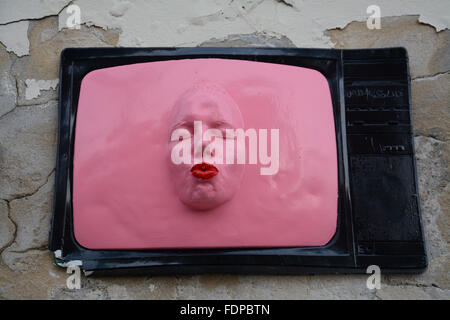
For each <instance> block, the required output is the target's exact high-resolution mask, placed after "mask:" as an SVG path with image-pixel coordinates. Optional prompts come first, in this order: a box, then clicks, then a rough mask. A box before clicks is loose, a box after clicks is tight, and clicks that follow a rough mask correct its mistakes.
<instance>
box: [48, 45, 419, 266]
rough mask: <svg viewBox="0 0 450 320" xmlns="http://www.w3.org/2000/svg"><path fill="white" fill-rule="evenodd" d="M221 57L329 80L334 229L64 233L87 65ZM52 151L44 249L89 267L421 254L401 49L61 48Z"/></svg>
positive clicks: (352, 260)
mask: <svg viewBox="0 0 450 320" xmlns="http://www.w3.org/2000/svg"><path fill="white" fill-rule="evenodd" d="M195 58H223V59H242V60H251V61H260V62H270V63H279V64H287V65H293V66H301V67H306V68H311V69H315V70H318V71H320V72H321V73H322V74H323V75H324V76H325V77H326V78H327V80H328V84H329V87H330V92H331V97H332V103H333V112H334V119H335V129H336V146H337V151H338V164H337V165H338V190H339V197H338V221H337V229H336V234H335V235H334V237H333V238H332V240H331V241H330V242H329V243H328V244H326V245H325V246H321V247H293V248H238V249H236V248H229V249H226V248H225V249H224V248H222V249H183V250H173V249H170V250H90V249H86V248H84V247H82V246H81V245H79V244H78V243H77V241H76V239H75V237H74V232H73V219H72V218H73V212H72V181H73V167H72V164H73V151H74V138H75V122H76V115H77V106H78V98H79V93H80V85H81V81H82V79H83V77H84V76H85V75H86V74H87V73H89V72H90V71H93V70H96V69H101V68H107V67H113V66H119V65H127V64H134V63H142V62H151V61H162V60H175V59H195ZM58 123H59V128H58V151H57V163H56V179H55V195H54V208H53V217H52V222H51V232H50V238H49V249H50V250H51V251H52V252H54V253H55V263H56V264H57V265H59V266H63V267H64V266H68V265H70V264H78V265H81V268H82V269H83V270H84V271H86V272H89V274H91V273H92V272H94V273H95V274H111V273H113V274H123V273H126V274H129V273H146V274H193V273H194V274H200V273H240V274H319V273H365V272H366V268H367V267H368V266H369V265H378V266H379V267H380V268H381V270H382V272H384V273H417V272H421V271H423V270H425V269H426V267H427V256H426V249H425V241H424V235H423V228H422V219H421V214H420V205H419V196H418V189H417V174H416V164H415V159H414V141H413V130H412V121H411V98H410V76H409V69H408V56H407V52H406V50H405V49H404V48H383V49H356V50H335V49H296V48H67V49H65V50H63V52H62V53H61V66H60V89H59V116H58Z"/></svg>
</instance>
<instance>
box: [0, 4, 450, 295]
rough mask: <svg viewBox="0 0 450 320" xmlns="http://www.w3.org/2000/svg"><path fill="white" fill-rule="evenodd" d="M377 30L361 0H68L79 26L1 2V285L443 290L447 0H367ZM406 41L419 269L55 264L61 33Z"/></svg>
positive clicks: (57, 8)
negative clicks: (181, 272) (376, 279)
mask: <svg viewBox="0 0 450 320" xmlns="http://www.w3.org/2000/svg"><path fill="white" fill-rule="evenodd" d="M378 2H379V6H380V8H381V14H382V16H383V17H385V18H382V20H381V27H382V29H381V30H369V29H368V28H367V26H366V23H365V19H366V18H367V14H366V8H367V6H368V5H369V4H371V3H366V2H365V1H356V0H354V1H350V0H347V1H335V2H330V1H310V0H304V1H300V0H298V1H294V0H289V1H287V0H285V1H278V0H255V1H251V0H228V1H219V0H216V1H192V2H189V3H188V2H186V4H182V3H180V2H178V1H177V2H175V1H174V2H168V1H148V2H144V1H142V0H135V1H131V0H129V1H119V0H115V1H95V4H94V3H93V2H92V1H86V0H75V1H72V2H71V3H74V4H77V5H79V6H80V8H81V14H82V16H81V22H82V25H81V28H80V29H79V30H71V29H67V28H66V27H65V21H66V20H67V13H66V12H65V9H66V7H67V5H68V4H69V1H66V0H43V1H39V2H38V1H35V2H29V1H18V0H4V1H2V2H1V4H0V254H1V258H0V299H2V298H3V299H23V298H33V299H40V298H43V299H49V298H55V299H77V298H88V299H130V298H144V299H162V298H180V299H181V298H206V299H211V298H244V299H245V298H246V299H253V298H263V299H264V298H265V299H280V298H288V299H303V298H305V299H306V298H308V299H314V298H318V299H326V298H332V299H338V298H341V299H396V298H400V299H409V298H417V299H432V298H439V299H449V298H450V279H449V269H450V259H449V240H450V235H449V230H450V228H449V227H450V226H449V224H450V210H449V208H450V185H449V182H450V170H449V159H450V142H449V138H450V133H449V128H450V118H449V117H450V114H449V113H450V108H449V103H450V94H449V93H450V60H449V59H450V31H449V30H448V27H449V24H450V17H449V15H448V12H450V3H449V2H448V1H445V0H442V1H440V0H438V1H431V2H432V4H431V3H430V2H423V1H403V0H400V1H378ZM117 45H130V46H158V45H165V46H180V45H193V46H196V45H198V46H270V47H294V46H297V47H336V48H365V47H388V46H404V47H406V48H407V49H408V52H409V56H410V65H411V76H412V83H411V85H412V103H413V118H414V119H413V120H414V126H415V143H416V152H417V154H416V157H417V163H418V174H419V188H420V193H421V205H422V213H423V220H424V229H425V234H426V239H427V246H428V248H427V250H428V253H429V258H430V266H429V269H428V270H427V271H426V272H425V273H424V274H421V275H408V276H405V275H390V276H383V277H382V287H381V289H380V290H368V289H367V287H366V279H367V277H366V276H364V275H349V276H347V275H328V276H238V275H198V276H170V277H169V276H167V277H117V278H96V277H94V278H85V277H83V278H82V288H81V289H80V290H69V289H67V287H66V279H67V277H68V274H66V273H65V270H64V269H60V268H57V267H56V266H54V265H53V258H52V255H51V254H50V252H48V249H47V236H48V232H49V221H50V216H51V209H52V208H51V206H52V197H53V183H54V171H55V153H56V127H57V89H58V81H57V79H58V67H59V66H58V64H59V54H60V52H61V50H62V49H63V48H65V47H101V46H117Z"/></svg>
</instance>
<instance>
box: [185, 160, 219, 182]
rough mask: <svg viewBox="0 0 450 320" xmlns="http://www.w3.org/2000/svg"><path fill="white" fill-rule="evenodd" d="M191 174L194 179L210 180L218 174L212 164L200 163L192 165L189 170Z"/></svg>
mask: <svg viewBox="0 0 450 320" xmlns="http://www.w3.org/2000/svg"><path fill="white" fill-rule="evenodd" d="M191 172H192V175H193V176H194V177H196V178H201V179H211V178H212V177H214V176H215V175H217V174H218V173H219V169H217V168H216V167H215V166H213V165H212V164H209V163H206V162H202V163H198V164H196V165H194V166H193V167H192V168H191Z"/></svg>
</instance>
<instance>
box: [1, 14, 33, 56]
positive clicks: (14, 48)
mask: <svg viewBox="0 0 450 320" xmlns="http://www.w3.org/2000/svg"><path fill="white" fill-rule="evenodd" d="M0 10H1V9H0ZM28 25H29V23H28V21H19V22H14V23H10V24H7V25H0V42H1V43H3V45H4V46H5V47H6V50H7V51H8V52H14V53H15V54H16V55H17V56H18V57H22V56H26V55H28V54H29V53H30V42H29V41H28Z"/></svg>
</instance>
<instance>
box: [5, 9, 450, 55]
mask: <svg viewBox="0 0 450 320" xmlns="http://www.w3.org/2000/svg"><path fill="white" fill-rule="evenodd" d="M69 3H73V4H75V5H78V6H79V7H80V9H81V23H82V24H85V25H87V26H93V25H94V26H98V27H101V28H103V29H120V30H122V33H121V34H120V38H119V42H118V45H119V46H195V45H198V44H200V43H203V42H205V41H208V40H209V39H212V38H216V39H220V38H225V37H227V36H228V35H231V34H253V33H264V32H272V33H275V34H281V35H283V36H285V37H287V38H288V39H290V40H291V41H292V42H293V44H294V45H295V46H297V47H332V46H333V44H332V42H331V41H330V39H329V37H328V36H327V35H326V34H324V31H326V30H330V29H336V28H338V29H342V28H345V26H346V25H347V24H348V23H350V22H352V21H365V20H366V19H367V18H368V14H367V13H366V9H367V7H368V6H369V5H371V4H372V1H368V0H364V1H360V0H342V1H333V2H330V1H315V0H284V1H282V0H253V1H252V0H233V1H229V0H197V1H192V2H178V1H163V0H154V1H145V0H130V1H123V0H113V1H111V0H97V1H91V0H74V1H69V0H42V1H39V2H38V1H35V2H29V1H26V0H2V2H1V3H0V41H1V42H2V43H4V44H5V46H6V47H7V48H8V51H10V52H11V51H12V52H14V53H16V55H18V56H23V55H27V54H28V50H29V49H28V48H29V43H28V39H27V38H26V32H25V31H24V30H25V28H24V27H25V24H27V23H28V20H32V19H40V18H43V17H46V16H50V15H58V16H59V30H61V29H64V28H66V27H67V26H66V22H67V18H68V13H67V12H66V10H64V8H65V7H66V6H67V5H68V4H69ZM377 5H378V6H379V7H380V8H381V15H382V17H387V16H401V15H418V16H419V18H418V19H419V22H420V23H424V24H429V25H431V26H433V27H434V28H435V29H436V31H442V30H445V29H448V28H449V27H450V15H449V14H448V12H450V1H446V0H433V1H420V0H408V1H407V0H398V1H388V0H379V1H377ZM17 21H18V22H17ZM15 24H19V25H15ZM22 24H23V25H22ZM14 25H15V26H14ZM19 26H20V27H19ZM10 28H15V32H11V30H10ZM74 32H76V31H74ZM12 35H14V36H12ZM17 35H19V36H17Z"/></svg>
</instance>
